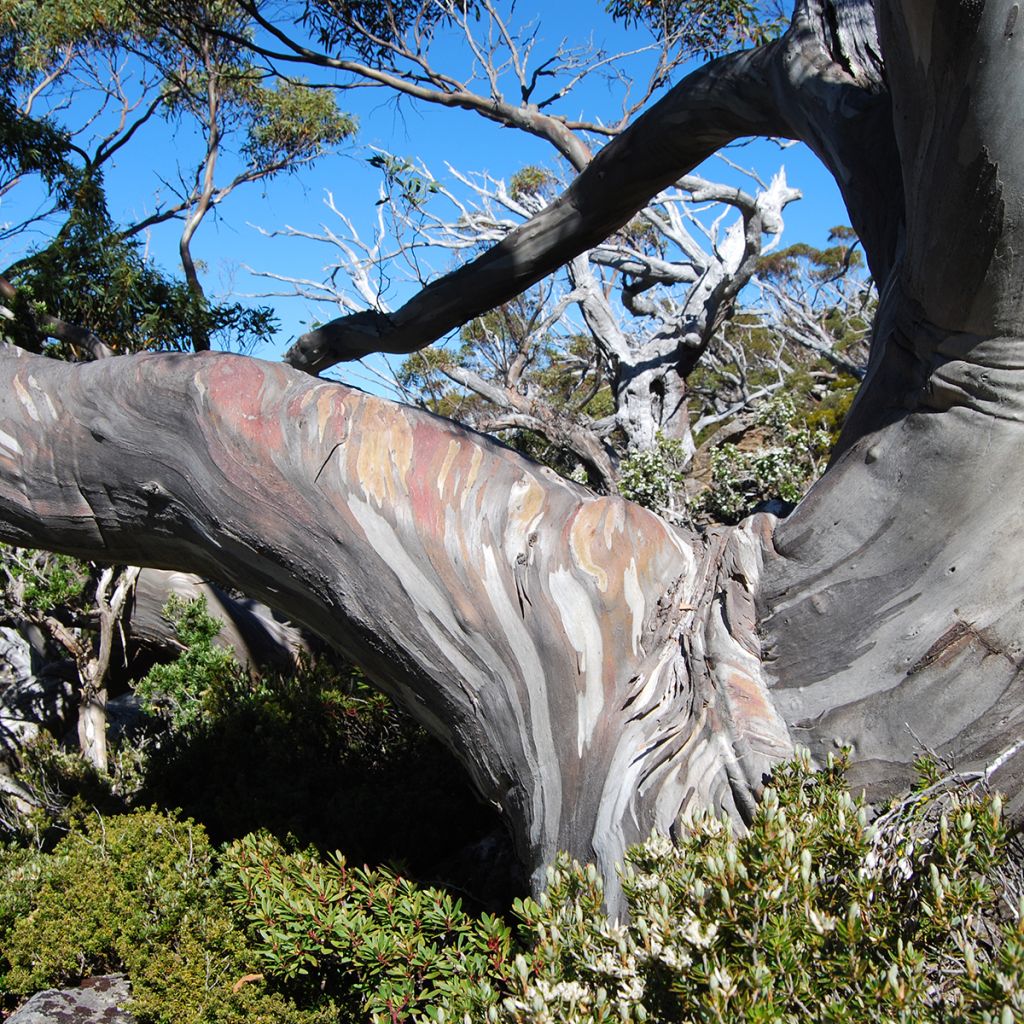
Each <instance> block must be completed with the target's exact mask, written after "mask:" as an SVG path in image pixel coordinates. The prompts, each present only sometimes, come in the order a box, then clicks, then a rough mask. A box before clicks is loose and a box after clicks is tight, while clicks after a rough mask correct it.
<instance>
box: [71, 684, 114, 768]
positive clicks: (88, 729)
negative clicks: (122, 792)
mask: <svg viewBox="0 0 1024 1024" xmlns="http://www.w3.org/2000/svg"><path fill="white" fill-rule="evenodd" d="M78 749H79V750H80V751H81V752H82V757H84V758H85V759H86V761H88V762H89V764H91V765H92V766H93V768H95V769H96V771H98V772H99V773H100V774H102V775H106V773H107V767H108V758H107V691H106V688H105V687H96V686H92V685H88V686H84V687H82V691H81V696H80V698H79V703H78Z"/></svg>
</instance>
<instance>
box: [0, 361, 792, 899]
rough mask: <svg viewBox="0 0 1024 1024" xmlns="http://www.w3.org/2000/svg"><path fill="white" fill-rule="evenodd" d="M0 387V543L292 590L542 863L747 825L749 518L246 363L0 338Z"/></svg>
mask: <svg viewBox="0 0 1024 1024" xmlns="http://www.w3.org/2000/svg"><path fill="white" fill-rule="evenodd" d="M0 377H2V383H0V394H2V395H3V397H2V398H0V411H2V414H3V421H4V428H3V430H4V432H3V434H0V481H2V482H0V512H2V518H3V524H2V525H0V535H2V536H4V538H5V539H7V540H11V541H16V542H22V541H25V540H27V539H28V538H29V537H32V538H33V541H34V542H35V543H37V544H40V543H41V544H45V545H48V546H52V547H55V548H59V549H62V550H66V551H70V552H72V553H77V554H84V553H86V552H88V553H90V554H91V555H92V556H93V557H104V556H105V557H109V558H117V559H119V560H127V561H131V562H133V563H140V564H149V565H157V566H161V565H164V566H169V565H176V566H180V567H183V568H187V569H191V570H194V571H198V572H207V573H210V574H212V575H214V576H218V577H220V578H223V579H225V580H227V581H228V582H230V583H232V584H234V585H236V586H238V587H239V588H241V589H242V590H244V591H245V592H246V593H249V594H252V595H254V596H257V597H259V598H261V599H263V600H266V601H268V602H269V603H272V604H275V605H276V606H278V607H282V608H287V609H288V613H289V615H290V616H291V617H292V618H293V619H294V620H296V621H298V622H300V623H302V624H304V625H306V626H308V627H309V628H310V629H312V630H314V631H315V632H316V633H318V634H319V635H321V636H323V637H325V638H327V639H329V640H330V641H332V642H333V643H334V644H336V645H337V646H338V647H339V648H340V649H341V650H342V651H343V652H344V653H345V654H347V655H348V656H349V657H351V658H352V659H353V660H354V661H356V662H357V663H358V664H360V665H361V666H363V667H364V669H365V670H366V671H367V672H368V673H369V675H370V677H371V678H372V679H374V680H375V681H376V682H377V683H378V684H379V685H380V686H381V687H382V688H384V689H385V690H386V691H387V692H389V693H391V694H392V695H394V696H395V697H396V699H398V700H399V701H400V702H401V703H402V704H403V705H404V706H405V707H406V708H407V709H408V710H410V711H411V712H412V713H413V715H414V716H416V717H417V718H418V719H419V720H420V721H422V722H424V723H425V724H426V725H427V726H428V727H429V728H430V729H431V730H432V731H433V732H434V733H435V734H436V735H438V736H440V737H441V738H442V739H443V740H444V741H445V742H446V743H448V745H449V746H450V747H451V748H452V749H453V750H454V751H455V753H456V754H457V755H458V756H459V757H460V758H461V759H462V761H463V763H464V764H466V766H467V768H468V769H469V771H470V773H471V775H472V777H473V779H474V780H475V782H476V784H477V786H478V788H479V790H480V792H481V793H482V794H483V795H484V796H485V797H486V798H487V799H489V800H491V801H493V802H494V803H495V804H496V805H497V806H498V807H500V808H501V809H502V811H503V812H504V813H505V814H506V816H507V819H508V820H509V821H510V823H511V826H512V831H513V834H514V836H515V837H516V840H517V842H518V844H519V849H520V853H521V855H522V856H523V858H524V860H525V862H526V863H527V864H528V865H529V867H530V868H531V870H533V871H534V872H541V871H542V868H543V867H544V865H546V864H548V863H550V861H551V859H552V858H553V856H554V854H555V852H556V851H557V850H559V849H568V850H570V851H571V852H573V853H574V854H576V855H577V856H581V857H587V858H589V859H596V860H597V861H598V862H599V863H600V865H601V867H602V870H603V871H604V873H605V874H606V876H607V877H608V878H614V870H613V869H614V864H615V863H616V862H618V861H619V860H621V857H622V854H623V852H624V849H625V845H626V844H627V843H630V842H634V841H637V840H639V839H641V838H643V837H644V836H646V835H647V833H648V832H649V831H650V830H651V829H652V828H655V827H657V828H659V829H661V830H663V831H671V830H672V829H673V828H674V826H675V823H676V821H677V819H678V817H679V816H680V815H681V814H683V813H685V811H686V809H687V808H688V807H691V806H693V805H694V804H698V803H699V804H705V803H709V804H710V805H712V806H714V807H716V808H718V809H719V810H720V811H722V812H724V813H728V814H731V815H734V816H738V817H744V816H746V815H748V814H749V813H750V811H751V809H752V807H753V801H754V799H755V797H756V793H757V792H758V790H759V788H760V786H761V780H762V776H763V773H764V772H765V770H766V769H767V768H768V767H769V766H770V764H771V763H773V761H774V760H775V759H777V758H779V757H782V756H785V755H786V754H787V753H788V752H789V749H790V748H789V745H788V740H787V738H786V733H785V729H784V727H783V726H782V723H781V721H780V720H779V719H778V717H777V716H776V715H775V714H774V713H773V712H772V710H771V707H770V705H769V703H768V702H767V700H766V699H765V694H764V693H763V691H762V689H761V686H760V677H759V660H758V658H757V640H756V635H755V632H754V620H753V615H752V608H753V605H752V598H751V593H752V590H753V586H754V584H755V582H756V578H757V574H758V572H759V568H760V565H759V560H760V552H761V550H762V545H763V535H764V533H765V532H766V531H767V530H768V529H769V527H770V521H769V520H768V519H766V518H763V519H762V520H759V521H757V522H756V523H752V524H751V525H750V526H749V527H748V528H747V529H746V530H745V531H734V532H727V533H723V534H714V535H712V536H710V537H708V538H698V537H695V536H689V535H685V534H682V533H680V532H678V531H675V530H673V529H672V528H671V527H669V526H668V525H667V524H666V523H665V522H663V521H662V520H661V519H659V518H658V517H657V516H655V515H653V514H651V513H649V512H646V511H645V510H643V509H641V508H639V507H638V506H635V505H632V504H630V503H628V502H625V501H623V500H622V499H619V498H599V497H596V496H595V495H593V494H592V493H590V492H588V491H586V490H585V489H584V488H581V487H578V486H576V485H574V484H572V483H569V482H568V481H565V480H563V479H561V478H559V477H558V476H557V475H556V474H554V473H552V472H551V471H550V470H548V469H545V468H542V467H539V466H536V465H535V464H533V463H530V462H529V461H527V460H525V459H523V458H522V457H521V456H519V455H517V454H516V453H514V452H511V451H509V450H508V449H505V448H503V447H502V446H500V445H498V444H496V443H494V442H492V441H490V440H489V439H487V438H485V437H481V436H478V435H474V434H472V433H471V432H470V431H468V430H466V429H464V428H460V427H458V426H456V425H455V424H452V423H449V422H447V421H444V420H441V419H438V418H436V417H433V416H430V415H428V414H425V413H422V412H419V411H416V410H412V409H409V408H407V407H403V406H397V405H394V404H392V403H388V402H384V401H382V400H380V399H377V398H373V397H371V396H368V395H363V394H361V393H358V392H355V391H351V390H348V389H346V388H343V387H342V386H340V385H336V384H328V383H324V382H319V381H315V380H313V379H311V378H310V377H308V376H306V375H305V374H302V373H300V372H298V371H295V370H291V369H289V368H286V367H283V366H274V365H271V364H267V363H261V362H258V361H256V360H252V359H247V358H243V357H233V356H216V355H200V356H192V357H186V356H174V355H160V356H135V357H125V358H116V359H110V360H104V361H103V362H102V363H96V364H92V365H86V366H77V367H76V366H68V365H64V364H59V363H56V362H54V361H51V360H45V359H41V358H38V357H34V356H29V355H22V356H20V357H19V356H14V355H12V354H8V355H7V356H5V357H3V358H0ZM58 438H59V443H54V442H55V441H56V440H57V439H58ZM535 882H536V883H537V884H540V882H541V875H540V874H536V877H535Z"/></svg>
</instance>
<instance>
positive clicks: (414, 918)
mask: <svg viewBox="0 0 1024 1024" xmlns="http://www.w3.org/2000/svg"><path fill="white" fill-rule="evenodd" d="M224 878H225V880H226V881H225V884H226V887H227V889H228V891H229V892H230V894H231V901H232V904H233V905H234V906H236V907H237V908H238V909H239V911H240V912H241V913H242V914H243V915H244V916H245V918H246V920H247V922H248V923H249V926H250V932H251V935H252V937H253V941H254V943H255V945H256V948H257V949H258V951H259V956H260V963H261V967H262V970H264V971H265V972H266V973H267V974H268V975H273V976H280V977H284V978H297V977H302V976H309V977H311V978H315V979H316V981H317V984H318V985H319V986H320V987H323V988H326V989H327V990H328V991H331V992H332V993H335V994H337V995H339V996H340V997H344V999H345V1005H346V1006H347V1008H348V1012H349V1013H350V1014H351V1015H352V1016H351V1017H350V1018H349V1019H353V1020H355V1019H362V1020H371V1021H374V1022H377V1021H380V1022H391V1021H398V1020H426V1019H440V1018H438V1017H437V1011H438V1009H439V1008H444V1010H445V1012H446V1014H447V1016H448V1018H449V1019H456V1020H458V1019H461V1018H462V1016H463V1015H464V1014H467V1013H469V1014H471V1015H472V1014H473V1013H474V1012H475V1011H477V1010H479V1009H480V1008H481V1007H486V1006H488V1005H493V1004H494V1003H495V1001H496V991H495V987H494V982H495V981H496V980H497V979H500V978H501V977H502V976H503V974H504V971H505V967H506V965H507V964H508V960H509V949H510V931H509V929H508V927H507V926H506V925H505V923H504V922H503V921H502V920H501V918H499V917H496V916H493V915H489V914H483V915H482V916H481V917H479V918H474V917H472V916H470V915H469V914H467V913H466V912H465V911H464V910H463V909H462V904H461V901H459V900H456V899H453V898H452V896H451V895H450V894H448V893H446V892H443V891H440V890H437V889H421V888H418V887H417V886H415V885H414V884H413V883H412V882H410V881H408V880H407V879H404V878H401V877H399V876H398V875H396V874H394V873H393V872H391V871H388V870H386V869H378V870H371V869H369V868H358V867H352V866H349V865H348V864H346V862H345V860H344V858H342V857H341V856H339V855H335V856H334V857H331V858H328V859H327V860H326V861H325V860H321V859H320V858H319V857H318V856H317V854H316V853H315V852H314V851H312V850H300V851H287V850H285V849H284V848H283V847H282V846H281V844H280V843H278V842H277V841H276V840H275V839H273V837H271V836H268V835H266V834H262V835H251V836H247V837H246V838H245V839H243V840H241V841H239V842H237V843H234V844H232V845H231V846H230V847H229V848H228V849H227V851H226V852H225V855H224Z"/></svg>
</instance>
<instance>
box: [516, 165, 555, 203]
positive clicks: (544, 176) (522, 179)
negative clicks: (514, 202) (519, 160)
mask: <svg viewBox="0 0 1024 1024" xmlns="http://www.w3.org/2000/svg"><path fill="white" fill-rule="evenodd" d="M556 185H557V182H556V180H555V176H554V175H553V174H552V173H551V172H550V171H548V170H546V169H545V168H543V167H537V166H535V165H534V164H527V166H526V167H522V168H520V169H519V170H518V171H516V173H515V174H513V175H512V177H511V178H510V179H509V183H508V194H509V195H510V196H511V197H512V198H513V199H522V198H524V197H525V196H531V195H542V196H544V197H545V198H550V196H551V193H552V191H553V190H554V188H555V186H556Z"/></svg>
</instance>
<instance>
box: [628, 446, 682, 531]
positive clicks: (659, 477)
mask: <svg viewBox="0 0 1024 1024" xmlns="http://www.w3.org/2000/svg"><path fill="white" fill-rule="evenodd" d="M684 465H685V455H684V452H683V444H682V442H681V441H679V440H677V439H675V438H670V437H665V436H664V435H663V434H662V433H660V432H659V433H658V437H657V444H656V447H655V448H653V449H648V450H647V451H638V452H631V453H630V454H629V455H627V456H626V457H625V458H624V459H623V460H622V462H621V463H620V464H619V493H620V494H621V495H622V496H623V497H624V498H627V499H628V500H629V501H635V502H636V503H637V504H638V505H643V506H644V508H649V509H651V511H652V512H664V511H665V510H666V509H667V508H668V507H669V506H670V503H671V502H672V499H673V496H674V494H675V492H676V489H677V488H678V487H680V486H681V485H682V483H683V478H684V475H685V474H684V472H683V468H684Z"/></svg>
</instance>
